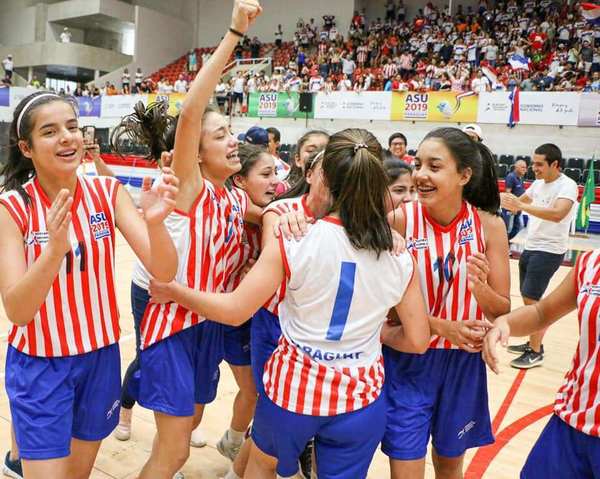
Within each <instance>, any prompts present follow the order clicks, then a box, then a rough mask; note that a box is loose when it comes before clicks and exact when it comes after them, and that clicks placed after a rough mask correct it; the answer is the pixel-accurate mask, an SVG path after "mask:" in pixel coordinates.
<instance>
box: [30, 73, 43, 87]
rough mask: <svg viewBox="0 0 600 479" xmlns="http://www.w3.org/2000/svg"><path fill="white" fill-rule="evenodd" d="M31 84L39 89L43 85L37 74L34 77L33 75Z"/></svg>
mask: <svg viewBox="0 0 600 479" xmlns="http://www.w3.org/2000/svg"><path fill="white" fill-rule="evenodd" d="M29 86H30V87H32V88H35V89H36V90H38V89H39V88H40V86H41V85H40V81H39V80H38V78H37V76H35V75H33V77H31V81H30V82H29Z"/></svg>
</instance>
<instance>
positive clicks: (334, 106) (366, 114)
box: [315, 91, 392, 120]
mask: <svg viewBox="0 0 600 479" xmlns="http://www.w3.org/2000/svg"><path fill="white" fill-rule="evenodd" d="M391 106H392V94H391V92H377V91H367V92H362V93H355V92H333V93H317V95H316V99H315V118H326V119H331V118H333V119H338V120H389V119H390V117H391Z"/></svg>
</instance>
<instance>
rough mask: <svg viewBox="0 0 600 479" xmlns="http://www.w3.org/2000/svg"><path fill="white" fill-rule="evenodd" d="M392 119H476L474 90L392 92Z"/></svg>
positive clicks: (437, 120) (462, 121)
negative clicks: (458, 91)
mask: <svg viewBox="0 0 600 479" xmlns="http://www.w3.org/2000/svg"><path fill="white" fill-rule="evenodd" d="M392 95H393V97H392V116H391V118H392V120H400V121H412V120H416V121H435V122H450V123H458V122H461V123H473V122H475V121H476V120H477V94H476V93H475V92H472V91H470V92H464V93H457V92H445V91H443V92H442V91H434V92H425V93H420V92H394V93H393V94H392Z"/></svg>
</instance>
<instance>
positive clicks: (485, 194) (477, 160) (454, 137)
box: [423, 127, 500, 214]
mask: <svg viewBox="0 0 600 479" xmlns="http://www.w3.org/2000/svg"><path fill="white" fill-rule="evenodd" d="M432 138H435V139H437V140H440V141H442V142H443V143H444V145H445V146H446V148H448V150H449V151H450V153H451V154H452V157H453V158H454V161H456V168H457V170H458V171H459V172H462V171H464V170H465V169H466V168H470V169H471V172H472V174H471V179H470V180H469V182H468V183H467V184H466V185H465V187H464V189H463V198H464V199H465V200H466V201H468V202H469V203H471V204H472V205H473V206H475V207H476V208H479V209H480V210H483V211H487V212H488V213H492V214H498V209H499V208H500V192H499V190H498V176H497V175H496V168H495V166H496V165H495V161H494V157H493V156H492V152H491V151H490V150H489V148H488V147H487V146H485V145H484V144H483V143H481V142H479V141H475V140H473V139H472V138H471V137H470V136H469V135H467V134H466V133H464V132H463V131H462V130H459V129H458V128H449V127H445V128H437V129H435V130H433V131H430V132H429V133H428V134H427V135H426V136H425V138H424V139H423V141H426V140H429V139H432Z"/></svg>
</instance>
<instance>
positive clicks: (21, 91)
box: [7, 86, 38, 108]
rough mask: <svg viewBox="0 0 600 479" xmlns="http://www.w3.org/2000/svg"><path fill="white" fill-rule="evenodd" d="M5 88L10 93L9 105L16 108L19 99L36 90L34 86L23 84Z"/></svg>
mask: <svg viewBox="0 0 600 479" xmlns="http://www.w3.org/2000/svg"><path fill="white" fill-rule="evenodd" d="M7 90H10V92H9V95H10V100H9V104H10V106H11V108H16V107H17V105H18V104H19V103H20V101H21V100H22V99H23V98H25V97H27V96H29V95H31V94H32V93H35V92H36V91H38V90H36V89H35V88H31V87H23V86H13V87H10V88H7Z"/></svg>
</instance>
